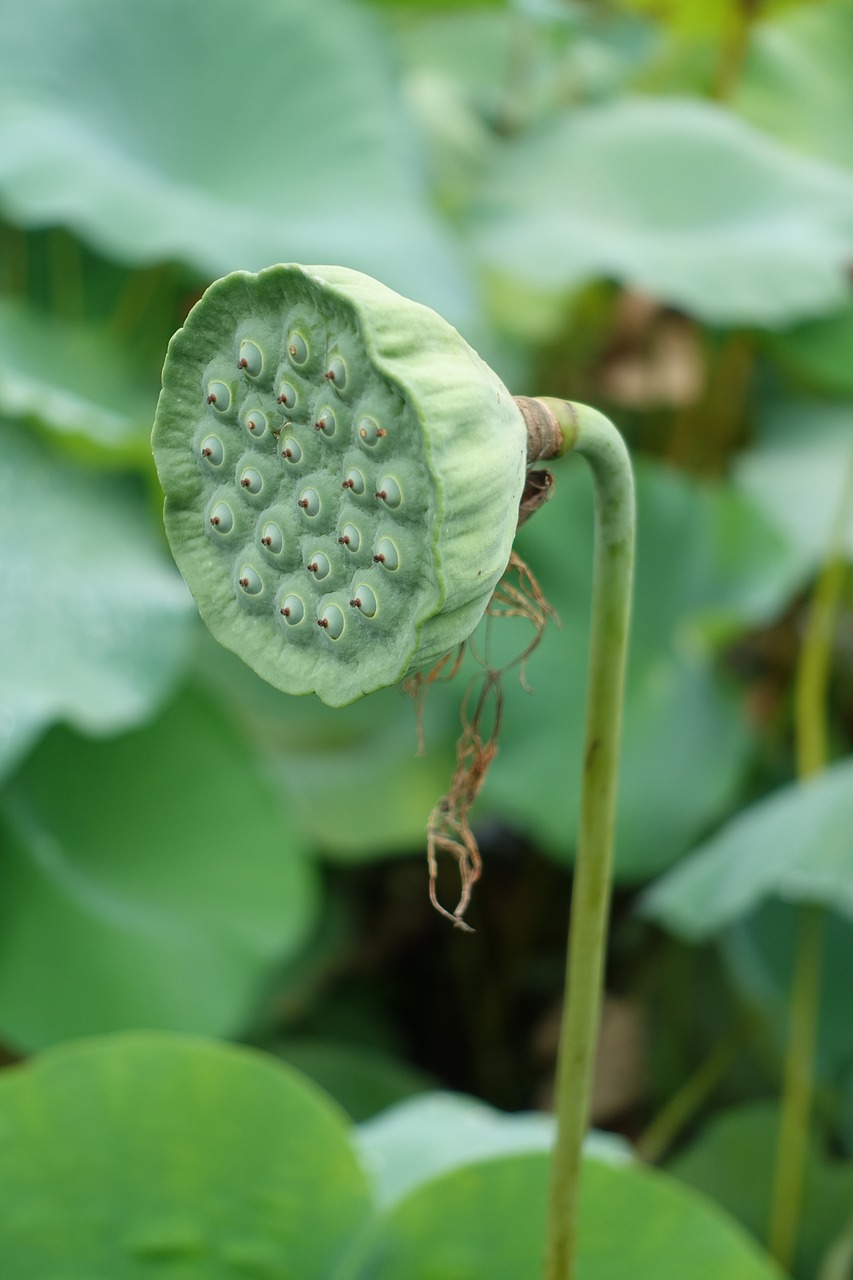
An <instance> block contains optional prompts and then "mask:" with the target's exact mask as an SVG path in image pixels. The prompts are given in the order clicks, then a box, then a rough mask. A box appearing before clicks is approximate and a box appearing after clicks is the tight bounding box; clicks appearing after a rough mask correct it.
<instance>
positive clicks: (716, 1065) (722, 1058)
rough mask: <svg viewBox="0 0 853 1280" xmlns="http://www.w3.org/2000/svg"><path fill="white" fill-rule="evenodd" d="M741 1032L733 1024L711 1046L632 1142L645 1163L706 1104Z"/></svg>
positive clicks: (660, 1152)
mask: <svg viewBox="0 0 853 1280" xmlns="http://www.w3.org/2000/svg"><path fill="white" fill-rule="evenodd" d="M741 1039H742V1032H741V1029H740V1027H738V1026H736V1027H735V1028H734V1029H733V1030H732V1031H731V1032H730V1033H729V1034H728V1035H727V1036H725V1037H724V1038H723V1039H722V1040H720V1042H719V1043H718V1044H717V1045H716V1046H715V1047H714V1048H713V1049H712V1051H711V1052H710V1053H709V1054H708V1056H707V1057H706V1058H705V1060H704V1062H702V1063H701V1064H700V1066H699V1067H698V1068H697V1070H696V1071H695V1072H694V1073H693V1075H692V1076H690V1078H689V1079H688V1080H686V1081H685V1083H684V1084H683V1085H682V1086H681V1088H680V1089H679V1090H678V1092H677V1093H675V1094H673V1096H672V1098H670V1100H669V1102H667V1104H666V1106H664V1107H663V1108H662V1109H661V1110H660V1111H659V1112H658V1114H657V1115H656V1116H655V1118H654V1119H653V1120H652V1122H651V1124H650V1125H649V1126H648V1128H647V1129H646V1130H645V1131H644V1133H642V1134H641V1136H640V1137H639V1138H638V1139H637V1141H636V1142H635V1144H634V1150H635V1151H636V1153H637V1155H638V1156H639V1157H640V1159H641V1160H645V1161H646V1163H647V1164H655V1163H656V1162H657V1161H658V1160H660V1159H661V1157H662V1156H664V1155H665V1154H666V1152H667V1151H668V1150H669V1148H670V1147H671V1146H672V1145H673V1143H674V1142H675V1140H676V1138H677V1137H678V1135H679V1134H680V1133H681V1132H682V1130H683V1129H684V1128H685V1127H686V1125H687V1124H689V1122H690V1121H691V1120H692V1119H693V1118H694V1116H695V1115H696V1113H697V1112H698V1111H699V1110H700V1109H701V1108H702V1107H703V1106H704V1105H705V1103H706V1102H707V1101H708V1099H709V1098H710V1096H711V1094H712V1093H713V1092H714V1090H715V1089H716V1088H717V1086H718V1085H719V1084H720V1082H721V1081H722V1080H723V1079H724V1078H725V1076H726V1074H727V1073H728V1070H729V1068H730V1067H731V1065H732V1063H733V1062H734V1060H735V1058H736V1057H737V1055H738V1052H739V1050H740V1045H741Z"/></svg>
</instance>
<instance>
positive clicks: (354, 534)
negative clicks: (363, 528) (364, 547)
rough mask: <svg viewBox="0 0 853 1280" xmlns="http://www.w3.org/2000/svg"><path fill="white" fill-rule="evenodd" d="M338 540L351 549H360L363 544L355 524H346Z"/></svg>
mask: <svg viewBox="0 0 853 1280" xmlns="http://www.w3.org/2000/svg"><path fill="white" fill-rule="evenodd" d="M338 542H339V543H340V544H341V546H343V547H346V548H347V549H348V550H349V551H358V549H359V547H360V546H361V534H360V533H359V531H358V529H356V527H355V525H354V524H345V525H344V527H343V529H341V536H340V537H339V538H338Z"/></svg>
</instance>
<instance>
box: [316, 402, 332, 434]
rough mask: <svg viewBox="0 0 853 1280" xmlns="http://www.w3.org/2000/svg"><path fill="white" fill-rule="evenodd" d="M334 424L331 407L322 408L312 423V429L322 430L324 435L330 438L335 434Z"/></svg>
mask: <svg viewBox="0 0 853 1280" xmlns="http://www.w3.org/2000/svg"><path fill="white" fill-rule="evenodd" d="M335 425H336V424H335V415H334V414H333V413H332V411H331V409H324V410H323V412H322V413H321V414H320V416H319V418H318V419H317V421H316V422H315V423H314V429H315V431H322V433H323V435H324V436H326V437H327V438H331V437H332V436H333V435H334V434H335Z"/></svg>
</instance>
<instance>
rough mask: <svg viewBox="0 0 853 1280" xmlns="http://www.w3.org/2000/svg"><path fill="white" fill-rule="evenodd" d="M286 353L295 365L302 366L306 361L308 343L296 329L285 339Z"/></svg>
mask: <svg viewBox="0 0 853 1280" xmlns="http://www.w3.org/2000/svg"><path fill="white" fill-rule="evenodd" d="M287 351H288V354H289V356H290V359H291V360H292V361H293V363H294V364H295V365H303V364H305V362H306V361H307V359H308V343H307V342H306V341H305V339H304V338H303V336H302V334H301V333H299V332H298V331H297V330H296V329H294V331H293V333H291V335H290V337H289V338H288V339H287Z"/></svg>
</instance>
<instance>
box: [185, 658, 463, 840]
mask: <svg viewBox="0 0 853 1280" xmlns="http://www.w3.org/2000/svg"><path fill="white" fill-rule="evenodd" d="M199 655H200V656H199V664H198V665H199V668H200V670H201V672H202V673H203V679H204V680H205V682H206V683H210V685H211V686H212V688H213V689H214V690H215V691H216V693H217V695H218V696H219V697H220V698H221V699H222V700H223V702H224V703H225V705H226V706H227V707H228V709H229V711H230V713H231V714H232V715H233V716H234V717H235V718H236V720H237V722H238V723H239V724H240V725H241V726H243V727H244V728H245V729H246V730H247V731H248V732H249V733H250V734H251V736H252V739H253V741H255V742H256V743H257V744H258V745H259V747H260V748H261V750H262V751H263V753H264V759H265V761H266V765H267V769H268V772H269V774H270V777H272V778H273V779H274V780H275V781H276V782H277V783H278V785H279V786H280V787H281V790H282V794H283V796H284V797H285V800H286V803H287V805H288V807H289V808H291V809H292V811H293V812H294V814H296V816H297V817H298V819H299V823H300V825H301V826H302V827H303V828H304V830H305V831H306V832H307V833H308V835H309V836H310V838H311V840H312V841H313V843H314V845H315V846H316V847H317V848H318V849H319V850H320V851H321V852H322V853H323V855H324V856H327V857H330V858H334V859H336V860H337V859H340V860H341V861H361V860H367V859H372V858H380V857H387V856H389V855H395V854H400V853H401V852H404V851H406V850H409V849H421V848H423V844H424V830H425V828H426V822H427V818H428V817H429V813H430V810H431V809H432V806H433V805H434V804H435V801H436V800H437V799H438V797H439V796H440V795H441V794H442V792H443V791H444V789H445V788H446V786H447V784H448V781H449V779H450V776H451V774H452V771H453V749H452V744H453V740H454V737H455V734H456V732H457V730H458V723H459V722H458V714H457V712H456V709H455V708H454V707H453V705H452V702H451V701H447V702H443V701H440V700H438V699H428V700H427V704H426V709H425V716H424V736H425V751H424V754H423V755H418V734H417V718H416V712H415V708H414V706H413V705H412V701H411V699H410V698H408V697H407V696H406V695H405V694H404V693H403V691H402V690H401V689H399V688H394V689H380V690H379V691H378V692H377V693H372V694H371V695H370V697H369V698H361V699H359V701H357V702H354V703H352V704H351V705H350V706H348V707H336V708H332V707H327V706H326V705H325V704H324V703H322V702H320V700H319V698H314V697H311V696H309V697H304V698H295V697H291V696H289V695H288V694H285V693H281V692H279V690H278V689H273V688H272V686H271V685H268V684H267V683H266V682H265V681H263V680H261V678H260V677H259V676H257V675H255V673H254V671H252V670H251V669H250V668H249V667H247V666H246V664H245V663H244V662H241V661H240V659H239V658H236V657H235V656H234V655H233V654H231V653H229V652H228V651H227V650H225V649H222V648H221V647H220V646H219V645H217V644H216V643H215V642H214V641H213V640H212V639H210V638H208V637H207V636H204V637H203V638H202V641H201V645H200V649H199Z"/></svg>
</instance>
